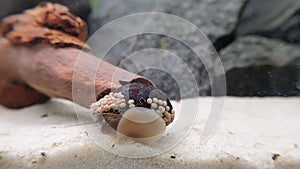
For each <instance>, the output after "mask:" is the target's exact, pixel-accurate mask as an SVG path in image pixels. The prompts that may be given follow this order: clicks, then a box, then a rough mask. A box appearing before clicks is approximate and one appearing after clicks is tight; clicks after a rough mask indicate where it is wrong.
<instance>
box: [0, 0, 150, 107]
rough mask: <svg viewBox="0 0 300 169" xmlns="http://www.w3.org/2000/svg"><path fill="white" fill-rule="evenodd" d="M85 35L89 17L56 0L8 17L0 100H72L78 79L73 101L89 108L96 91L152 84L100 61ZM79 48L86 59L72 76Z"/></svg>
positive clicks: (0, 48) (1, 49) (2, 37)
mask: <svg viewBox="0 0 300 169" xmlns="http://www.w3.org/2000/svg"><path fill="white" fill-rule="evenodd" d="M86 35H87V27H86V24H85V22H84V21H82V20H81V19H80V18H78V17H76V16H73V15H72V14H71V13H70V12H69V11H68V9H67V8H66V7H64V6H61V5H58V4H51V3H42V4H41V5H39V6H38V7H36V8H34V9H32V10H27V11H25V12H24V14H21V15H14V16H10V17H7V18H5V19H4V20H3V21H2V23H1V25H0V104H2V105H4V106H6V107H8V108H22V107H25V106H29V105H33V104H36V103H42V102H45V101H47V100H48V99H49V98H50V97H58V98H64V99H68V100H74V98H73V96H72V84H73V83H76V84H77V85H76V86H78V87H79V88H78V93H77V94H78V95H76V96H77V98H76V99H75V100H74V101H76V102H77V103H78V104H80V105H83V106H85V107H88V106H89V105H90V104H91V103H92V102H93V101H95V97H94V96H95V95H96V97H97V99H99V98H101V97H103V96H104V95H106V94H108V93H109V92H110V91H111V90H114V89H116V88H118V87H120V86H121V85H122V84H123V83H124V82H125V83H130V82H143V83H149V84H151V85H152V82H151V81H149V80H147V79H145V78H143V77H141V76H138V75H135V74H133V73H130V72H128V71H126V70H122V69H120V68H117V67H115V66H113V65H111V64H109V63H107V62H104V61H102V62H100V64H99V65H98V63H99V61H100V60H99V59H98V58H97V57H95V56H93V55H91V54H89V52H88V51H89V50H90V49H89V47H88V46H87V45H86V44H85V43H84V40H85V38H86ZM81 49H83V50H84V51H85V52H82V50H81ZM81 52H82V53H81ZM80 53H81V55H82V56H81V57H83V58H84V61H83V62H82V63H81V64H80V65H79V67H78V68H77V69H76V71H77V73H76V75H77V78H76V79H75V80H74V79H72V78H73V74H74V68H75V66H76V65H75V64H76V61H77V59H78V56H79V54H80ZM95 67H97V68H98V71H97V72H96V74H95V71H94V70H95ZM116 72H117V76H116V75H115V73H116ZM93 87H94V89H95V90H91V89H93Z"/></svg>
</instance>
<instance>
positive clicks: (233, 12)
mask: <svg viewBox="0 0 300 169" xmlns="http://www.w3.org/2000/svg"><path fill="white" fill-rule="evenodd" d="M243 3H244V0H228V1H226V2H225V1H219V0H197V1H195V0H186V1H182V0H158V1H136V0H115V1H111V0H102V1H101V4H100V6H99V9H98V10H96V11H94V12H93V13H92V14H91V16H90V18H89V26H90V32H91V33H93V32H95V31H97V30H98V29H99V28H100V27H101V26H103V25H105V24H107V23H109V22H111V21H113V20H115V19H118V18H119V17H122V16H125V15H128V14H133V13H138V12H164V13H168V14H173V15H176V16H179V17H182V18H184V19H187V20H188V21H190V22H191V23H193V24H194V25H196V26H197V27H198V28H199V29H201V30H202V31H203V32H205V33H206V34H207V36H208V38H209V39H210V40H211V41H212V42H216V41H217V39H218V38H220V37H224V36H227V35H230V34H231V33H232V32H233V31H234V29H235V25H236V22H237V19H238V14H239V11H240V9H241V7H242V5H243ZM144 19H145V18H144ZM151 22H158V21H148V23H149V25H150V26H151V25H154V24H153V23H151ZM138 23H139V21H137V22H136V23H135V24H136V26H139V25H138ZM170 24H171V26H172V27H173V28H176V27H177V25H176V23H170ZM172 24H173V25H172ZM113 34H114V32H113V31H111V32H110V33H109V34H108V35H107V37H105V38H94V39H93V40H92V41H90V42H89V44H90V45H91V47H92V48H93V50H94V51H95V53H96V54H97V53H98V52H99V51H97V50H101V49H98V48H97V45H96V44H99V43H105V40H106V39H107V38H110V37H109V36H114V35H113ZM182 34H183V36H185V38H186V39H188V40H190V41H193V42H194V47H196V48H201V49H203V52H202V54H203V55H204V56H205V57H209V58H211V61H210V62H209V63H206V64H205V65H204V63H203V62H202V60H201V59H200V58H199V57H197V56H196V55H195V53H194V52H193V51H192V50H190V47H189V46H186V45H185V44H184V43H182V42H180V41H179V40H176V39H173V38H171V37H167V36H164V35H154V34H143V35H137V36H133V37H129V38H127V39H122V41H121V42H120V43H118V44H116V45H115V46H114V47H113V48H112V49H111V50H110V51H109V52H108V54H107V55H106V56H105V57H104V60H106V61H108V62H110V63H112V64H114V65H118V66H120V67H122V68H124V69H126V70H129V71H132V72H136V71H137V73H139V74H140V75H143V76H146V77H148V78H150V79H151V80H152V81H153V82H154V83H155V84H156V86H157V87H158V88H160V89H161V90H163V91H164V92H165V93H166V94H167V96H168V97H169V98H170V99H180V98H186V97H195V96H198V95H210V90H211V89H210V85H211V81H210V79H209V76H208V73H207V72H208V71H212V72H213V69H214V67H215V66H216V65H214V63H215V59H217V57H216V56H215V53H214V49H212V46H211V44H210V42H209V41H208V40H207V39H203V38H202V37H198V36H194V33H193V32H189V31H188V33H186V34H185V32H182ZM222 43H223V42H222ZM226 43H228V42H227V41H226ZM219 46H222V45H219ZM147 48H156V49H163V50H166V51H169V52H172V53H173V54H175V55H176V56H178V58H180V59H181V60H182V61H183V62H184V64H186V65H187V67H188V68H189V70H190V71H191V72H192V74H193V75H194V79H193V80H188V79H189V75H188V74H187V70H186V71H184V70H185V68H184V66H174V65H176V64H177V65H178V63H177V61H176V60H174V59H170V60H168V61H166V60H165V61H166V62H167V63H168V64H164V65H161V66H162V67H164V68H167V69H168V70H169V71H163V70H158V69H147V70H143V71H140V70H141V69H143V68H144V67H148V66H149V65H155V64H156V65H160V64H162V63H161V62H162V61H163V60H164V58H162V57H161V58H156V59H149V57H146V56H145V55H147V54H145V53H140V55H141V56H140V57H139V58H135V63H133V60H132V59H126V58H127V56H129V55H131V54H133V53H134V52H137V51H140V50H144V49H147ZM143 55H144V57H143ZM158 55H162V56H163V55H164V54H158ZM165 55H166V56H165V57H168V56H170V54H168V53H165ZM124 60H125V61H124ZM136 60H138V62H137V61H136ZM174 76H177V77H180V78H176V77H174ZM195 81H196V84H197V85H198V87H199V91H195V90H193V88H192V86H193V84H192V83H193V82H195ZM183 83H185V85H184V86H181V85H180V84H183Z"/></svg>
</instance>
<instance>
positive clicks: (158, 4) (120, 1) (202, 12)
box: [89, 0, 245, 41]
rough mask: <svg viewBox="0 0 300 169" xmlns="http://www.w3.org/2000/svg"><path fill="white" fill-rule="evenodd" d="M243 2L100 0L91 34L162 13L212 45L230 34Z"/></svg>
mask: <svg viewBox="0 0 300 169" xmlns="http://www.w3.org/2000/svg"><path fill="white" fill-rule="evenodd" d="M244 2H245V0H227V1H219V0H185V1H182V0H156V1H137V0H102V1H101V4H100V5H99V9H98V10H96V11H93V13H92V14H91V16H90V22H89V24H90V25H89V26H90V32H91V33H93V32H95V31H97V30H98V29H99V28H100V27H101V26H103V25H105V24H107V23H108V22H111V21H113V20H115V19H118V18H120V17H122V16H125V15H129V14H134V13H139V12H164V13H168V14H173V15H176V16H179V17H182V18H184V19H186V20H188V21H190V22H192V23H193V24H194V25H196V26H197V27H198V28H199V29H201V30H202V31H203V32H205V33H206V34H207V36H208V37H209V39H210V40H211V41H215V40H216V39H217V38H219V37H222V36H225V35H228V34H230V33H231V32H232V31H233V30H234V28H235V25H236V22H237V20H238V15H239V12H240V9H241V7H242V6H243V4H244Z"/></svg>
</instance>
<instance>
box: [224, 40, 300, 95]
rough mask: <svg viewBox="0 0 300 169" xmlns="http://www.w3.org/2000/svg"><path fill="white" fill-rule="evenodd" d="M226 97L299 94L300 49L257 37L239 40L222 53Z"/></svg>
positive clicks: (296, 46) (299, 47)
mask: <svg viewBox="0 0 300 169" xmlns="http://www.w3.org/2000/svg"><path fill="white" fill-rule="evenodd" d="M221 60H222V62H223V65H224V68H225V71H226V81H227V93H228V95H235V96H295V95H299V94H300V46H299V45H292V44H288V43H285V42H283V41H280V40H275V39H268V38H263V37H258V36H246V37H241V38H239V39H238V40H236V41H235V42H234V43H232V44H231V45H230V46H228V47H227V48H225V49H224V50H222V51H221Z"/></svg>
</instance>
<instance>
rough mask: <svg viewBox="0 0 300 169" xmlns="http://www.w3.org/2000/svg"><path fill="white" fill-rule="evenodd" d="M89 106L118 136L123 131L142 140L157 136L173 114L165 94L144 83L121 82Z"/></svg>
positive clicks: (146, 140)
mask: <svg viewBox="0 0 300 169" xmlns="http://www.w3.org/2000/svg"><path fill="white" fill-rule="evenodd" d="M90 108H91V110H92V112H93V116H94V119H95V120H96V121H98V120H101V119H103V118H102V117H104V120H105V122H107V124H108V125H109V127H110V128H111V129H113V130H115V131H117V137H120V136H121V135H125V136H128V137H132V138H134V139H135V140H138V142H141V143H145V144H151V143H153V141H155V140H157V138H158V137H159V136H160V135H161V134H162V133H163V132H164V131H165V128H166V126H168V125H169V124H170V123H172V122H173V120H174V117H175V111H174V109H173V106H172V105H171V103H170V101H169V99H168V98H167V97H166V95H165V94H164V93H163V92H162V91H161V90H159V89H157V88H155V87H153V86H150V85H147V84H144V83H131V84H127V85H123V86H121V87H120V88H118V89H117V90H115V91H112V92H110V93H109V94H108V95H106V96H104V97H103V98H101V99H100V100H99V101H97V102H95V103H93V104H92V105H91V106H90ZM152 138H153V139H152Z"/></svg>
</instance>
